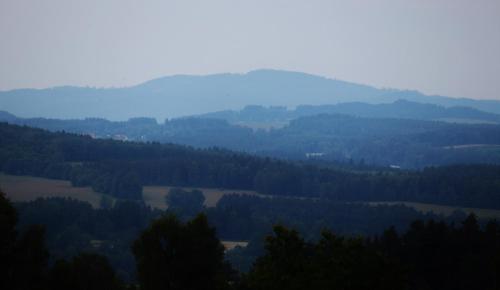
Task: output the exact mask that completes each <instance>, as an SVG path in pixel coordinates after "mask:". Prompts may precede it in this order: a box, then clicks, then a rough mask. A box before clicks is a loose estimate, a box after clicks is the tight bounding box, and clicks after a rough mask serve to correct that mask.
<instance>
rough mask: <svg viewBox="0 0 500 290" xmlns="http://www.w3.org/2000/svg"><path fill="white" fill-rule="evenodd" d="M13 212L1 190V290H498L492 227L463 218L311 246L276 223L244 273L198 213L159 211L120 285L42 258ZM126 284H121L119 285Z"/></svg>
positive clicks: (101, 274)
mask: <svg viewBox="0 0 500 290" xmlns="http://www.w3.org/2000/svg"><path fill="white" fill-rule="evenodd" d="M16 223H17V215H16V211H15V210H14V208H13V207H12V206H11V205H10V203H9V202H8V200H6V199H5V198H4V196H3V194H0V229H1V231H2V235H0V245H1V248H0V249H1V251H0V261H1V262H0V266H1V270H2V271H0V275H1V277H0V283H1V284H0V287H1V288H2V289H11V290H17V289H107V290H109V289H111V290H114V289H117V290H118V289H126V288H129V289H136V288H139V289H146V290H156V289H187V290H191V289H192V290H194V289H235V290H239V289H241V290H243V289H247V290H251V289H255V290H258V289H273V290H276V289H278V290H279V289H346V290H349V289H415V290H424V289H431V290H433V289H436V290H437V289H440V290H446V289H464V290H465V289H476V288H481V289H485V290H489V289H498V285H499V283H500V281H499V277H500V226H499V225H498V223H496V222H488V223H487V224H486V225H484V226H482V227H481V226H480V225H479V224H478V222H477V220H476V219H475V217H474V216H469V217H468V218H467V219H465V220H464V221H463V222H462V223H461V224H459V225H457V226H453V225H448V224H447V223H444V222H435V221H433V220H429V221H427V222H423V221H419V220H418V221H415V222H413V223H412V224H411V226H410V227H409V229H408V230H406V231H403V232H402V233H398V232H397V231H396V230H394V228H389V229H387V230H386V231H385V232H384V233H383V234H381V235H379V236H378V237H376V238H362V237H356V236H351V237H345V236H340V235H337V234H334V233H333V232H331V231H329V230H323V231H322V234H321V236H320V237H319V238H318V239H316V240H308V239H304V238H303V237H302V236H301V235H300V234H299V233H298V232H297V231H294V230H289V229H288V228H286V227H283V226H275V227H274V230H273V231H274V233H273V234H272V235H270V236H267V238H266V239H265V241H264V251H263V253H262V255H260V257H259V258H258V259H257V260H256V262H255V263H254V264H253V265H252V266H251V267H250V269H249V271H248V273H245V274H241V273H240V274H238V273H237V272H236V271H234V270H232V269H231V267H230V265H229V264H228V263H227V262H225V261H224V249H223V246H222V244H221V243H220V241H219V239H218V238H217V235H216V229H215V228H214V227H211V226H210V225H209V223H208V220H207V217H206V216H205V215H203V214H202V215H198V216H196V217H194V218H193V219H191V220H188V221H186V222H182V221H180V220H179V219H177V218H176V217H175V216H173V215H168V214H167V215H163V216H161V217H159V218H157V219H155V220H154V221H152V222H151V223H149V226H144V228H143V229H142V230H141V232H140V233H139V234H137V235H136V237H135V239H134V241H133V243H132V248H131V250H132V254H133V256H134V260H135V269H136V271H137V283H135V282H132V283H131V282H128V283H124V282H123V281H121V280H120V279H119V278H118V275H117V274H116V272H115V271H114V269H113V268H112V267H111V265H110V264H109V262H108V261H107V259H106V258H104V257H103V256H101V255H98V254H95V253H89V252H88V253H77V254H76V255H74V256H73V258H70V259H59V258H58V259H57V260H56V261H55V262H50V260H49V257H50V256H49V251H48V250H47V248H46V246H45V238H44V229H43V227H41V226H30V227H28V229H27V230H24V231H23V233H21V234H19V233H18V230H17V229H16ZM127 284H128V285H127Z"/></svg>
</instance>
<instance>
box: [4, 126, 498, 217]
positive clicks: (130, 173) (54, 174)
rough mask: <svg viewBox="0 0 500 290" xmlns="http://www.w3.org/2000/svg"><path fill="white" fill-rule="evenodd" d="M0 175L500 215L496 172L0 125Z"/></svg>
mask: <svg viewBox="0 0 500 290" xmlns="http://www.w3.org/2000/svg"><path fill="white" fill-rule="evenodd" d="M0 136H1V138H0V168H1V170H2V171H4V172H6V173H9V174H18V175H33V176H41V177H49V178H59V179H66V180H71V182H72V183H73V185H75V186H89V185H90V186H92V187H93V188H94V189H95V190H96V191H98V192H103V193H108V194H112V195H115V196H117V197H121V198H133V199H140V198H141V191H142V186H144V185H174V186H194V187H218V188H234V189H253V190H256V191H258V192H260V193H263V194H269V195H284V196H300V197H316V198H325V199H330V200H338V201H366V200H377V201H380V200H407V201H420V202H433V203H440V204H450V205H462V206H470V207H485V208H500V195H499V194H498V193H499V192H500V183H498V180H499V178H500V166H493V165H468V166H466V165H462V166H451V167H437V168H429V169H425V170H423V171H403V170H401V171H378V172H372V171H367V172H349V171H342V170H335V169H328V168H321V167H316V166H311V165H302V164H295V163H290V162H285V161H279V160H275V159H269V158H261V157H254V156H251V155H246V154H240V153H235V152H231V151H227V150H220V149H193V148H190V147H185V146H179V145H172V144H163V145H162V144H159V143H134V142H122V141H114V140H107V139H92V138H91V137H89V136H81V135H75V134H68V133H51V132H48V131H44V130H40V129H33V128H29V127H20V126H16V125H9V124H5V123H1V124H0Z"/></svg>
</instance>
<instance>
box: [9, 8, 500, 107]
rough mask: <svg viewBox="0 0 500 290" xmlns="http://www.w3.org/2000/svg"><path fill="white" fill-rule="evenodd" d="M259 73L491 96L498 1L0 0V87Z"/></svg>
mask: <svg viewBox="0 0 500 290" xmlns="http://www.w3.org/2000/svg"><path fill="white" fill-rule="evenodd" d="M258 68H275V69H285V70H296V71H304V72H309V73H313V74H319V75H323V76H327V77H330V78H338V79H343V80H348V81H353V82H359V83H365V84H370V85H374V86H377V87H393V88H404V89H406V88H408V89H418V90H420V91H423V92H425V93H429V94H443V95H450V96H457V97H471V98H490V99H493V98H494V99H500V0H414V1H406V0H394V1H390V0H387V1H385V0H384V1H382V0H380V1H376V0H364V1H361V0H357V1H353V0H349V1H348V0H346V1H334V0H330V1H315V0H302V1H293V0H287V1H271V0H263V1H260V0H248V1H238V0H227V1H209V0H202V1H189V0H181V1H167V0H164V1H139V0H82V1H73V0H32V1H27V0H0V90H7V89H12V88H20V87H36V88H42V87H50V86H58V85H80V86H87V85H88V86H98V87H102V86H105V87H108V86H127V85H133V84H137V83H140V82H142V81H145V80H148V79H151V78H156V77H160V76H165V75H171V74H210V73H219V72H247V71H249V70H253V69H258Z"/></svg>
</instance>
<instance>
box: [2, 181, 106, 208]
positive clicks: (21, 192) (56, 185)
mask: <svg viewBox="0 0 500 290" xmlns="http://www.w3.org/2000/svg"><path fill="white" fill-rule="evenodd" d="M0 188H1V189H2V191H3V192H5V194H6V195H7V197H8V198H9V199H10V200H11V201H14V202H16V201H30V200H34V199H37V198H39V197H71V198H74V199H78V200H81V201H86V202H88V203H90V204H91V205H92V206H93V207H99V203H100V201H101V196H102V194H100V193H97V192H95V191H93V190H92V188H90V187H73V186H71V182H69V181H66V180H56V179H47V178H39V177H32V176H14V175H6V174H0Z"/></svg>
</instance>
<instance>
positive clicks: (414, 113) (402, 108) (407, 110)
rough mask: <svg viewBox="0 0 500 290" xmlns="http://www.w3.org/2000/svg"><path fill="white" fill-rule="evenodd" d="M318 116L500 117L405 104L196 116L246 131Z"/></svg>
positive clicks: (451, 119)
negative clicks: (242, 126)
mask: <svg viewBox="0 0 500 290" xmlns="http://www.w3.org/2000/svg"><path fill="white" fill-rule="evenodd" d="M319 114H344V115H351V116H356V117H365V118H395V119H415V120H430V121H445V122H453V123H492V124H494V123H496V124H498V123H500V114H494V113H488V112H484V111H480V110H478V109H474V108H471V107H449V108H446V107H443V106H439V105H433V104H421V103H416V102H411V101H406V100H397V101H395V102H393V103H384V104H368V103H361V102H351V103H340V104H336V105H318V106H313V105H300V106H297V107H296V108H295V109H294V110H288V109H287V108H286V107H278V106H274V107H263V106H255V105H253V106H246V107H245V108H243V109H242V110H240V111H234V110H226V111H218V112H213V113H207V114H202V115H199V117H200V118H211V119H223V120H226V121H228V122H230V123H233V124H239V125H248V126H250V127H258V126H259V125H261V127H265V124H267V125H268V126H273V125H274V127H280V125H285V124H287V123H288V122H289V121H290V120H293V119H297V118H300V117H305V116H313V115H319Z"/></svg>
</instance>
